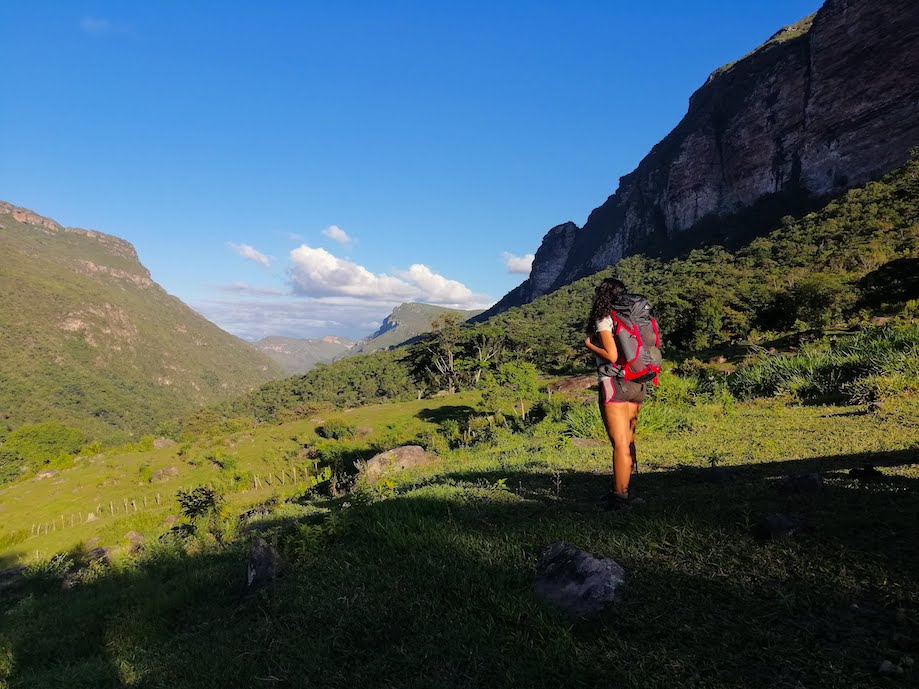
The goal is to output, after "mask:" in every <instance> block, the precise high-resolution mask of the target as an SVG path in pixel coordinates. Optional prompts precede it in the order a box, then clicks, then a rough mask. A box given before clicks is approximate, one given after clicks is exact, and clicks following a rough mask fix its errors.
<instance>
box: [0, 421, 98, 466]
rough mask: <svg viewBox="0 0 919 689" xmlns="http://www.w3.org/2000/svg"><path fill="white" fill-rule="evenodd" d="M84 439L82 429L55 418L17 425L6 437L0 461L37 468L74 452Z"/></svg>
mask: <svg viewBox="0 0 919 689" xmlns="http://www.w3.org/2000/svg"><path fill="white" fill-rule="evenodd" d="M84 440H85V438H84V435H83V431H80V430H78V429H76V428H71V427H70V426H65V425H64V424H62V423H57V422H55V421H49V422H46V423H37V424H31V425H28V426H20V427H19V428H17V429H15V430H13V431H10V433H9V434H8V435H7V436H6V440H5V441H4V443H3V446H2V451H3V458H2V459H0V462H2V463H3V464H5V465H8V464H9V463H11V461H12V462H17V461H18V462H22V463H25V464H27V465H28V466H29V467H30V468H32V469H36V468H38V467H40V466H42V465H44V464H50V463H51V462H54V461H57V460H58V459H59V458H60V457H61V455H62V454H63V455H67V456H70V455H75V454H77V453H78V452H79V451H80V448H81V447H82V446H83V442H84Z"/></svg>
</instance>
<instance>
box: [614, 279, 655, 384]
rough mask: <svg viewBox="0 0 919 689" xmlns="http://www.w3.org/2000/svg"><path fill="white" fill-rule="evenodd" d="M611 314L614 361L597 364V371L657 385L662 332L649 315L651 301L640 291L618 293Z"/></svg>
mask: <svg viewBox="0 0 919 689" xmlns="http://www.w3.org/2000/svg"><path fill="white" fill-rule="evenodd" d="M610 316H611V317H612V319H613V338H614V339H615V341H616V349H617V350H618V354H619V356H618V359H617V360H616V363H615V364H603V365H602V366H600V367H599V373H600V375H604V376H613V377H617V378H624V379H625V380H631V381H635V382H636V383H645V382H648V381H650V382H652V383H654V385H657V376H658V374H660V372H661V336H660V331H659V330H658V327H657V321H656V320H655V319H654V317H653V316H652V315H651V304H649V303H648V300H647V299H646V298H645V297H643V296H641V295H640V294H621V295H619V298H618V300H617V301H616V304H615V305H614V306H613V311H612V313H611V314H610Z"/></svg>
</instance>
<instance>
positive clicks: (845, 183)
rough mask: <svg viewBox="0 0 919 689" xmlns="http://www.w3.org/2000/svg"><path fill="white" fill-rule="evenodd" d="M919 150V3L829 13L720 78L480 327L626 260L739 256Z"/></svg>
mask: <svg viewBox="0 0 919 689" xmlns="http://www.w3.org/2000/svg"><path fill="white" fill-rule="evenodd" d="M917 145H919V2H916V0H827V2H826V3H825V4H824V5H823V7H821V8H820V10H819V11H818V12H817V13H816V14H815V15H813V16H812V17H808V18H806V19H804V20H802V21H800V22H798V23H797V24H794V25H792V26H789V27H786V28H784V29H782V30H781V31H779V32H778V33H776V34H775V35H774V36H773V37H772V38H771V39H770V40H769V41H767V42H766V43H765V44H763V45H762V46H760V47H759V48H757V49H756V50H754V51H753V52H752V53H750V54H749V55H747V56H746V57H744V58H743V59H741V60H739V61H737V62H735V63H732V64H730V65H725V66H724V67H721V68H719V69H718V70H716V71H715V72H713V73H712V74H711V76H709V78H708V80H707V81H706V83H705V84H704V85H703V86H702V87H701V88H700V89H699V90H698V91H696V92H695V93H694V94H693V95H692V97H691V98H690V100H689V110H688V112H687V113H686V116H685V117H684V118H683V120H682V121H681V122H680V123H679V124H678V125H677V127H676V128H675V129H674V130H673V131H672V132H670V134H668V135H667V136H666V137H665V138H664V139H663V141H661V142H660V143H659V144H657V146H655V147H654V148H653V149H652V150H651V152H650V153H649V154H648V155H647V157H645V159H644V160H642V161H641V163H640V164H639V165H638V168H637V169H636V170H634V171H633V172H632V173H630V174H628V175H626V176H625V177H623V178H622V179H621V180H620V183H619V188H618V189H617V191H616V192H615V193H614V194H613V195H612V196H610V197H609V199H607V201H606V202H605V203H604V204H603V205H601V206H600V207H598V208H596V209H595V210H594V211H593V212H592V213H591V214H590V217H589V218H588V220H587V222H586V224H585V225H584V227H583V228H579V227H577V225H575V224H574V223H570V222H569V223H565V224H564V225H559V226H557V227H554V228H552V229H551V230H549V233H548V234H547V235H546V237H545V239H544V240H543V244H542V246H541V247H540V248H539V250H538V251H537V253H536V260H535V261H534V262H533V267H532V269H531V272H530V276H529V278H528V279H527V280H526V281H525V282H524V283H523V284H521V285H520V286H519V287H517V288H516V289H515V290H513V291H512V292H510V293H509V294H508V295H506V296H505V297H504V298H503V299H502V300H501V301H499V302H498V303H497V304H496V305H495V306H493V307H492V308H491V309H489V310H488V311H487V312H485V313H484V314H482V316H480V318H483V317H487V316H490V315H492V314H494V313H498V312H500V311H503V310H505V309H507V308H509V307H511V306H515V305H519V304H522V303H526V302H529V301H532V300H533V299H535V298H536V297H538V296H541V295H543V294H546V293H548V292H551V291H553V290H555V289H558V288H559V287H561V286H562V285H565V284H567V283H569V282H571V281H573V280H575V279H577V278H580V277H584V276H586V275H590V274H591V273H594V272H596V271H598V270H602V269H604V268H606V267H608V266H609V265H610V264H612V263H615V262H616V261H618V260H619V259H621V258H623V257H624V256H627V255H630V254H633V253H637V252H646V253H654V254H665V255H666V254H672V253H676V252H677V251H678V250H680V249H683V248H687V247H690V246H693V245H700V244H704V243H706V242H713V241H714V242H722V243H727V244H732V243H733V244H736V243H739V242H740V241H743V240H744V239H746V238H748V237H749V236H750V235H751V234H755V233H756V232H761V231H765V230H769V229H773V228H774V227H775V226H776V225H777V221H778V219H779V218H780V217H781V216H782V215H785V214H789V213H791V214H794V213H799V212H801V211H804V210H807V209H809V208H812V207H814V206H816V205H818V204H819V203H820V202H821V201H822V200H824V199H826V198H829V197H832V196H835V195H838V194H839V193H841V192H842V191H844V190H845V189H847V188H849V187H851V186H855V185H858V184H861V183H864V182H866V181H868V180H871V179H875V178H877V177H879V176H880V175H882V174H884V173H885V172H887V171H889V170H891V169H893V168H895V167H897V166H899V165H901V164H902V163H904V162H905V161H906V159H907V158H908V156H909V152H910V150H911V149H912V148H913V147H915V146H917Z"/></svg>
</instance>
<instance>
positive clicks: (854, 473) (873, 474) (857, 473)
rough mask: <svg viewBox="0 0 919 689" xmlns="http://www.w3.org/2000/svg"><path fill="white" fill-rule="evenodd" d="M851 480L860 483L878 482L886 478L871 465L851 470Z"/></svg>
mask: <svg viewBox="0 0 919 689" xmlns="http://www.w3.org/2000/svg"><path fill="white" fill-rule="evenodd" d="M849 478H854V479H857V480H859V481H876V480H877V479H879V478H884V474H882V473H881V472H880V471H878V470H877V469H876V468H874V467H873V466H871V465H870V464H865V465H864V466H860V467H855V468H854V469H849Z"/></svg>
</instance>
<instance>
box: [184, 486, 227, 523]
mask: <svg viewBox="0 0 919 689" xmlns="http://www.w3.org/2000/svg"><path fill="white" fill-rule="evenodd" d="M176 499H177V500H178V501H179V508H180V509H181V510H182V514H183V515H185V517H186V518H188V519H197V518H198V517H204V516H207V515H209V514H213V513H215V512H216V511H217V508H218V507H219V506H220V503H221V498H220V496H219V495H218V494H217V493H216V492H215V491H213V490H211V489H210V488H207V487H205V486H200V487H198V488H195V489H193V490H190V491H186V490H180V491H178V492H177V493H176Z"/></svg>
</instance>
